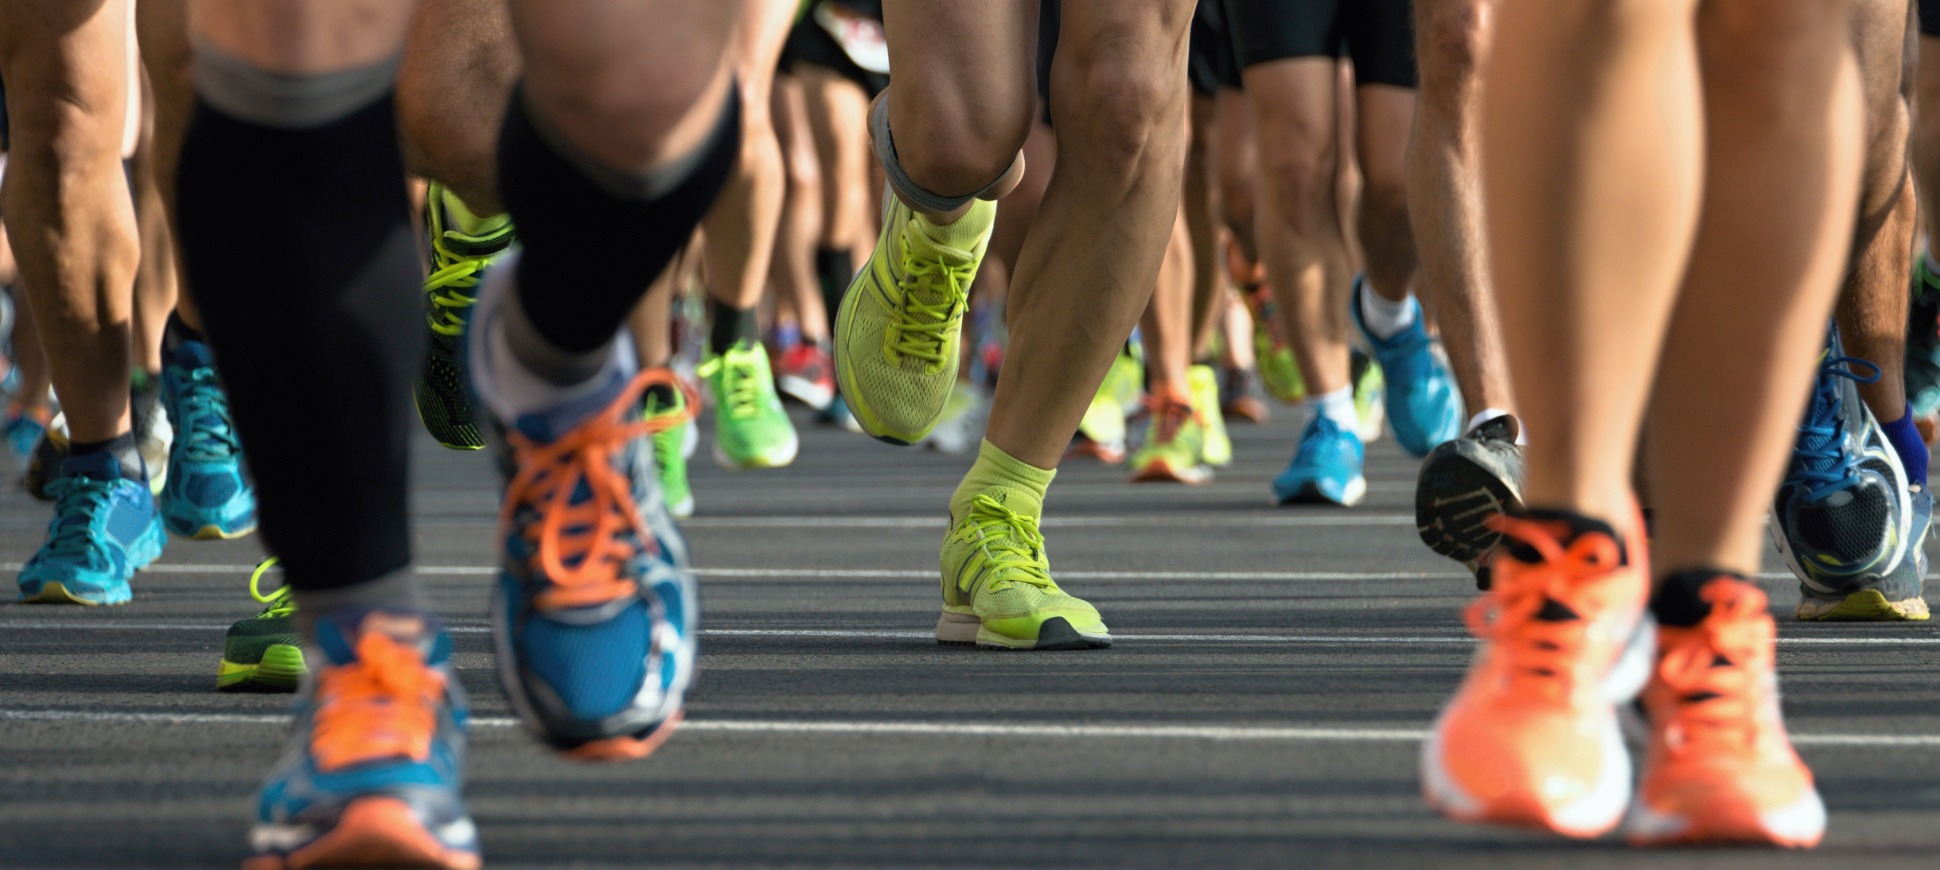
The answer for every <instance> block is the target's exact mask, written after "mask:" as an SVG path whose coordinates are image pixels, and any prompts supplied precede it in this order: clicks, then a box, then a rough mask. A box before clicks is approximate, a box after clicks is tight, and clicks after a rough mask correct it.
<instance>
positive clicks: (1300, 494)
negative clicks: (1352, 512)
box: [1275, 477, 1367, 507]
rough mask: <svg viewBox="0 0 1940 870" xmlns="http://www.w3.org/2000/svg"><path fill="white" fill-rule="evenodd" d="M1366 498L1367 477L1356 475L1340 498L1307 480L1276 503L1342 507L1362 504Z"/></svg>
mask: <svg viewBox="0 0 1940 870" xmlns="http://www.w3.org/2000/svg"><path fill="white" fill-rule="evenodd" d="M1364 498H1367V478H1365V477H1356V478H1354V479H1353V480H1351V481H1348V484H1347V490H1346V491H1345V492H1343V493H1341V497H1340V498H1332V497H1330V496H1328V495H1327V494H1326V493H1323V492H1321V491H1320V486H1319V485H1318V484H1316V483H1314V482H1313V481H1307V482H1306V483H1302V484H1300V488H1299V489H1296V490H1294V491H1293V494H1291V495H1288V496H1284V497H1281V498H1279V499H1278V501H1277V502H1275V503H1276V504H1331V505H1339V506H1341V507H1353V506H1355V505H1357V504H1360V503H1361V500H1362V499H1364Z"/></svg>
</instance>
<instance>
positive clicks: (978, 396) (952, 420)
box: [927, 381, 990, 455]
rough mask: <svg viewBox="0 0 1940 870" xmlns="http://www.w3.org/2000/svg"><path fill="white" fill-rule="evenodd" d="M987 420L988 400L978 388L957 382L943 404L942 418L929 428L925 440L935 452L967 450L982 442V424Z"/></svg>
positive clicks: (963, 451)
mask: <svg viewBox="0 0 1940 870" xmlns="http://www.w3.org/2000/svg"><path fill="white" fill-rule="evenodd" d="M989 420H990V399H989V398H987V397H985V396H984V394H983V391H982V390H979V389H977V388H976V387H973V386H971V385H970V384H969V383H966V382H964V381H958V382H957V385H956V387H955V388H953V389H952V390H951V391H950V401H949V403H948V404H946V405H944V406H943V419H941V420H938V421H937V423H936V428H935V429H932V430H930V437H929V438H928V439H927V441H928V443H929V445H930V446H931V447H934V448H936V450H937V452H939V453H948V454H952V455H955V454H958V453H968V452H970V451H972V450H975V449H977V444H978V443H980V442H982V441H983V433H984V424H985V423H987V422H989Z"/></svg>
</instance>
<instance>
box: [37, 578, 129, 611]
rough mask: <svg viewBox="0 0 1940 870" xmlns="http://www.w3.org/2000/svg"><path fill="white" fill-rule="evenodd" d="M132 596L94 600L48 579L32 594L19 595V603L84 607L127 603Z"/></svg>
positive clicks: (59, 582)
mask: <svg viewBox="0 0 1940 870" xmlns="http://www.w3.org/2000/svg"><path fill="white" fill-rule="evenodd" d="M132 597H133V596H130V598H124V599H122V600H120V601H95V600H92V599H89V598H85V597H83V596H80V595H77V594H75V593H73V592H69V591H67V584H65V583H62V582H61V581H59V580H49V581H47V582H46V583H43V584H41V587H40V591H39V592H36V593H34V594H33V595H23V596H21V597H20V603H22V604H79V605H83V606H86V607H113V606H115V605H119V604H127V603H128V602H129V600H131V599H132Z"/></svg>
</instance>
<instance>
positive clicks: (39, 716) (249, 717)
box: [0, 709, 1940, 747]
mask: <svg viewBox="0 0 1940 870" xmlns="http://www.w3.org/2000/svg"><path fill="white" fill-rule="evenodd" d="M0 721H15V722H97V723H138V724H151V725H284V724H287V723H288V722H289V717H288V716H284V715H276V714H265V713H120V712H109V711H96V710H6V709H0ZM471 721H472V724H473V725H475V726H478V727H481V728H510V727H514V726H516V725H518V720H516V719H513V718H511V717H507V716H479V717H474V718H473V719H472V720H471ZM680 730H681V731H697V732H702V733H731V734H836V735H913V736H951V737H1039V738H1046V737H1048V738H1059V739H1091V738H1101V737H1121V738H1132V739H1143V740H1209V741H1239V740H1251V741H1281V742H1294V741H1328V742H1346V743H1412V742H1419V741H1420V740H1422V739H1423V738H1426V737H1427V736H1428V732H1427V730H1425V729H1419V728H1291V727H1278V726H1252V725H1006V724H1000V723H989V724H979V723H967V722H788V721H760V720H754V719H688V720H687V721H686V722H683V723H681V726H680ZM1791 736H1792V742H1793V743H1796V744H1798V745H1800V746H1863V747H1940V735H1935V734H1798V733H1794V734H1792V735H1791Z"/></svg>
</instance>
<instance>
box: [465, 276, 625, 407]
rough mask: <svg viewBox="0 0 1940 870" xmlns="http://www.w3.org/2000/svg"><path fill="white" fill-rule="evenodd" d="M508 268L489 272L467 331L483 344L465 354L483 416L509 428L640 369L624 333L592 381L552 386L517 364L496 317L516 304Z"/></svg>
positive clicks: (522, 364)
mask: <svg viewBox="0 0 1940 870" xmlns="http://www.w3.org/2000/svg"><path fill="white" fill-rule="evenodd" d="M512 265H516V263H510V264H508V265H507V267H506V268H501V269H494V270H493V271H492V273H491V274H490V275H489V276H488V277H487V278H486V279H485V287H484V288H483V290H482V292H480V293H479V299H478V304H477V305H476V306H475V307H474V308H473V309H472V318H473V325H472V328H473V329H483V330H485V333H484V335H483V336H481V338H483V339H484V340H483V341H480V342H477V343H476V345H475V346H474V347H473V348H472V351H471V354H470V363H471V365H472V367H473V373H472V384H473V388H474V389H475V390H476V391H477V393H478V398H479V400H480V401H481V402H483V403H484V404H485V406H486V408H487V410H490V411H491V412H492V414H493V415H494V416H496V417H498V419H499V420H500V421H502V422H505V423H511V422H513V421H515V420H517V419H519V418H520V417H522V416H524V415H526V414H533V413H538V412H542V411H546V410H549V409H552V408H555V407H558V406H560V405H563V404H566V403H567V402H571V401H574V400H576V399H583V398H586V397H587V396H591V395H593V394H595V393H598V392H600V391H601V390H604V389H607V388H608V387H609V386H610V385H611V384H612V383H613V381H614V380H615V379H625V378H630V377H632V376H633V374H634V372H635V371H636V370H637V369H638V368H639V363H638V362H637V359H636V357H635V355H634V352H633V342H632V339H631V336H629V335H628V334H627V332H626V330H624V329H622V330H620V331H619V335H618V338H617V340H615V341H614V342H613V352H612V353H610V354H608V355H607V358H606V364H605V365H603V366H601V367H600V369H599V372H598V373H596V374H594V375H593V376H592V377H591V378H588V379H587V380H585V381H582V382H580V383H577V384H570V385H566V386H561V385H559V384H555V383H553V382H551V381H549V380H546V379H545V378H543V377H541V376H539V375H538V374H536V373H534V372H533V371H532V370H531V369H530V368H528V367H527V366H526V365H525V364H524V363H522V362H520V361H519V358H518V355H516V354H514V353H513V352H512V345H511V343H510V342H509V341H507V340H506V337H505V322H504V320H503V319H502V317H501V316H500V314H501V311H502V308H501V306H504V305H512V304H516V302H515V300H514V297H513V294H512V276H513V274H514V273H515V271H516V270H515V269H513V268H511V266H512Z"/></svg>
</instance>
